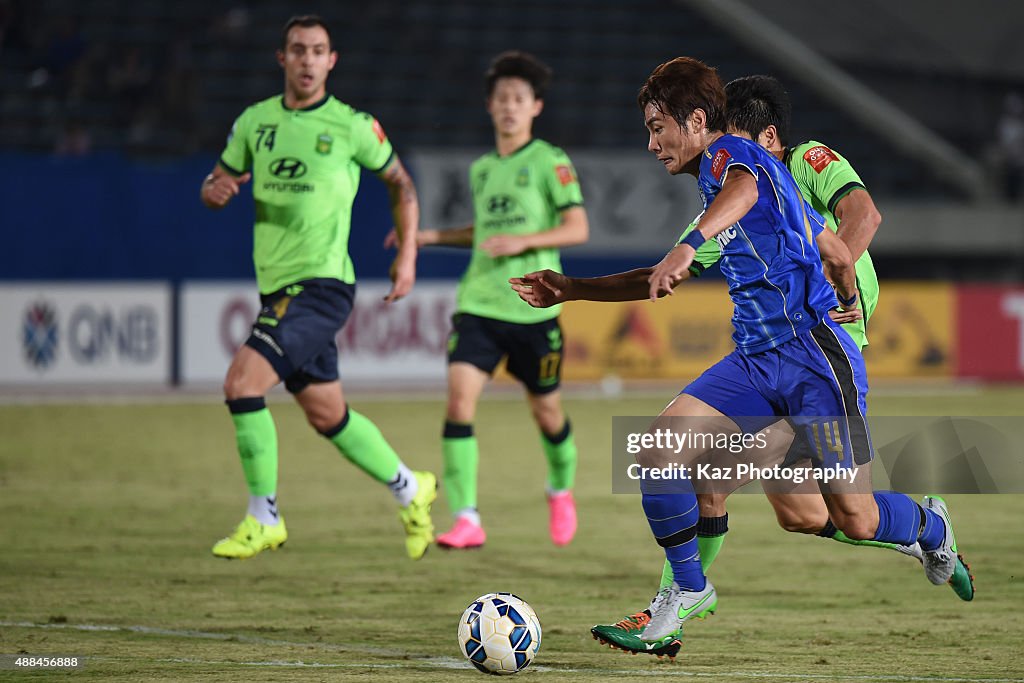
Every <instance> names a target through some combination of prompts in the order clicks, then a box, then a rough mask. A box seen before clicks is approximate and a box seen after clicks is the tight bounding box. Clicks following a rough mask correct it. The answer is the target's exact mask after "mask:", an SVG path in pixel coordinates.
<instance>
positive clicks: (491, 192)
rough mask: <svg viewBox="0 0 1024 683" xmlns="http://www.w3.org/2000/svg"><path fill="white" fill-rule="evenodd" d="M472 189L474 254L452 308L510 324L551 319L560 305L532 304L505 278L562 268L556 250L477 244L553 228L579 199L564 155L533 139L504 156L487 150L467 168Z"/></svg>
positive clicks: (578, 191) (554, 148)
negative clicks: (491, 249)
mask: <svg viewBox="0 0 1024 683" xmlns="http://www.w3.org/2000/svg"><path fill="white" fill-rule="evenodd" d="M469 182H470V187H471V189H472V192H473V255H472V257H471V258H470V261H469V267H468V268H467V269H466V273H465V274H464V275H463V276H462V281H461V282H460V283H459V291H458V296H457V298H456V307H457V310H458V311H460V312H463V313H471V314H473V315H479V316H482V317H485V318H493V319H495V320H501V321H504V322H510V323H519V324H529V323H537V322H542V321H544V320H550V319H551V318H554V317H555V316H557V315H558V313H559V311H560V310H561V307H560V306H552V307H551V308H533V307H532V306H530V305H529V304H528V303H526V302H525V301H523V300H522V299H520V298H519V295H518V294H516V293H515V292H514V291H513V290H512V288H511V287H509V284H508V280H509V278H512V277H521V276H522V275H524V274H525V273H530V272H533V271H536V270H544V269H545V268H550V269H551V270H555V271H558V272H561V271H562V264H561V260H560V259H559V257H558V249H556V248H547V249H529V250H527V251H525V252H523V253H522V254H517V255H515V256H499V257H497V258H492V257H491V256H488V255H487V252H485V251H483V249H481V248H480V245H481V244H483V242H484V241H485V240H486V239H487V238H488V237H492V236H494V235H528V234H531V233H537V232H543V231H544V230H550V229H552V228H554V227H557V226H558V225H559V223H560V222H561V212H562V211H565V210H566V209H568V208H571V207H573V206H581V205H582V204H583V194H582V193H581V192H580V184H579V180H577V178H576V171H575V169H573V166H572V162H571V161H569V157H568V156H567V155H566V153H565V152H563V151H562V150H561V149H559V148H558V147H555V146H553V145H550V144H548V143H547V142H544V141H543V140H537V139H533V140H531V141H530V142H528V143H526V144H525V145H523V146H522V147H520V148H519V149H518V150H516V151H515V152H513V153H512V154H509V155H507V156H504V157H502V156H498V153H497V152H489V153H488V154H485V155H483V156H482V157H480V158H479V159H477V160H476V161H474V162H473V165H472V166H471V167H470V169H469Z"/></svg>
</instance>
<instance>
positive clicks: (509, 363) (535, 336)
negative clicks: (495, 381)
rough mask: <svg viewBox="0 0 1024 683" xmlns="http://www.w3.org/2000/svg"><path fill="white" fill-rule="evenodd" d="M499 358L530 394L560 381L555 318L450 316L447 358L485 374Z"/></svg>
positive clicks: (559, 347)
mask: <svg viewBox="0 0 1024 683" xmlns="http://www.w3.org/2000/svg"><path fill="white" fill-rule="evenodd" d="M502 358H507V360H506V361H505V367H506V368H507V369H508V372H509V374H510V375H512V376H513V377H515V378H516V379H518V380H519V381H520V382H522V383H523V385H524V386H525V387H526V390H527V391H529V392H530V393H531V394H536V395H539V394H549V393H551V392H552V391H554V390H556V389H558V387H559V386H560V385H561V383H562V328H561V326H560V325H559V324H558V318H552V319H551V320H545V321H544V322H539V323H531V324H528V325H524V324H520V323H509V322H504V321H501V320H494V319H493V318H484V317H482V316H479V315H473V314H471V313H456V314H455V315H454V316H452V333H451V335H450V336H449V337H448V362H449V363H469V364H470V365H473V366H475V367H477V368H480V369H481V370H483V371H484V372H486V373H487V374H488V375H490V374H493V373H494V369H495V368H496V367H498V363H500V362H501V359H502Z"/></svg>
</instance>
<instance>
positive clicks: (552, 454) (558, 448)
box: [540, 420, 576, 491]
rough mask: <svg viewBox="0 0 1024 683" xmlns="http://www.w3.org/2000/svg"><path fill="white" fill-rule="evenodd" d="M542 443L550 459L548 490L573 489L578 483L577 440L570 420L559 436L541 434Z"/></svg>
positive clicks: (566, 422) (545, 453)
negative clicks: (573, 436)
mask: <svg viewBox="0 0 1024 683" xmlns="http://www.w3.org/2000/svg"><path fill="white" fill-rule="evenodd" d="M540 436H541V439H540V442H541V444H542V445H543V446H544V455H545V456H546V457H547V459H548V488H549V489H551V490H552V491H565V490H567V489H571V488H572V485H573V484H574V483H575V481H576V440H575V439H573V438H572V427H571V426H570V425H569V420H566V421H565V426H563V427H562V431H560V432H558V434H554V435H551V436H549V435H547V434H545V433H543V432H541V435H540Z"/></svg>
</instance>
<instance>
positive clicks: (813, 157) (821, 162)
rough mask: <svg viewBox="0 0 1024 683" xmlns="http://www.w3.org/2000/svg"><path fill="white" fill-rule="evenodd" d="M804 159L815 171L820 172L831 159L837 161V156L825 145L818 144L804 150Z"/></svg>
mask: <svg viewBox="0 0 1024 683" xmlns="http://www.w3.org/2000/svg"><path fill="white" fill-rule="evenodd" d="M804 161H806V162H807V163H808V164H810V165H811V168H813V169H814V171H815V173H821V172H822V171H824V170H825V167H826V166H828V165H829V164H831V163H832V162H833V161H839V157H837V156H836V155H835V152H833V151H832V150H830V149H829V148H828V147H826V146H825V145H818V146H817V147H811V148H810V149H809V150H807V151H806V152H804Z"/></svg>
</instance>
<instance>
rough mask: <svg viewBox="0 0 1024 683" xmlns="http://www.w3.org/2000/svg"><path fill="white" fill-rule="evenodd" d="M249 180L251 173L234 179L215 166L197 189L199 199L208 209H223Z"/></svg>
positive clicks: (218, 166)
mask: <svg viewBox="0 0 1024 683" xmlns="http://www.w3.org/2000/svg"><path fill="white" fill-rule="evenodd" d="M250 178H252V173H249V172H246V173H243V174H242V175H240V176H237V177H236V176H233V175H231V174H230V173H228V172H227V171H225V170H224V168H223V167H222V166H221V165H220V164H217V165H216V166H214V167H213V171H212V172H211V173H210V175H208V176H206V178H204V179H203V184H202V186H201V187H200V188H199V199H200V200H202V202H203V204H205V205H206V208H208V209H215V210H216V209H223V208H224V207H225V206H227V203H228V202H230V201H231V200H232V199H233V198H234V197H235V195H237V194H238V191H239V188H240V187H241V186H242V185H245V184H246V183H247V182H249V179H250Z"/></svg>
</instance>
